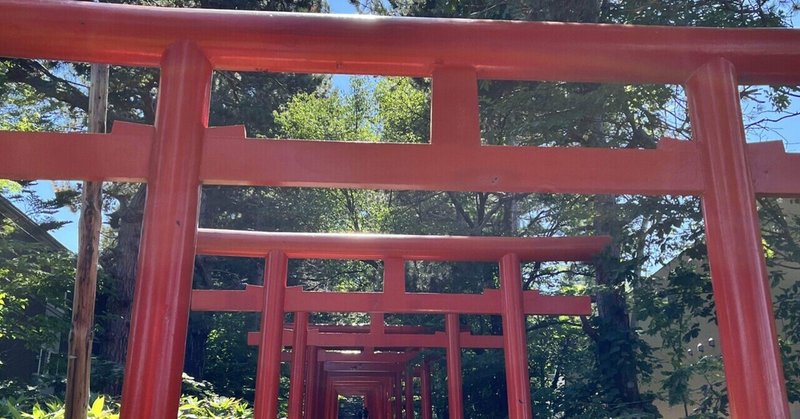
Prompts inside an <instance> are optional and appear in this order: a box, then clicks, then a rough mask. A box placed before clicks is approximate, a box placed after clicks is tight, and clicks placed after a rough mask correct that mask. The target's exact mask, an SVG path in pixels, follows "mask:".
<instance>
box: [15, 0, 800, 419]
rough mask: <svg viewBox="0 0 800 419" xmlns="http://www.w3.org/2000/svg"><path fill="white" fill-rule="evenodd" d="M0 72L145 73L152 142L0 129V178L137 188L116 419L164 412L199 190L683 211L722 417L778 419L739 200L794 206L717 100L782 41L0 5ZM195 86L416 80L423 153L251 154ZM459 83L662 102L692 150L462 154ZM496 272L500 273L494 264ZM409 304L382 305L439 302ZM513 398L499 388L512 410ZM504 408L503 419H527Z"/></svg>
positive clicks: (311, 149) (753, 234)
mask: <svg viewBox="0 0 800 419" xmlns="http://www.w3.org/2000/svg"><path fill="white" fill-rule="evenodd" d="M0 56H9V57H22V58H39V59H51V60H69V61H84V62H98V63H112V64H119V65H127V66H147V67H159V68H160V69H161V73H160V74H161V81H160V85H159V100H158V111H157V116H156V122H155V125H154V126H135V125H131V124H121V123H117V124H115V127H114V130H113V132H112V133H110V134H76V133H73V134H67V133H29V132H0V149H2V150H3V154H1V155H0V176H1V177H5V178H13V179H45V178H46V179H83V180H114V181H134V182H144V181H146V182H148V194H147V203H146V208H145V220H144V228H143V234H142V242H141V250H140V255H139V269H138V279H137V281H138V282H137V289H136V296H135V303H134V308H133V317H132V324H131V333H130V337H131V338H130V343H129V350H128V359H127V362H126V367H125V384H124V388H123V406H122V413H121V415H122V417H123V418H126V419H134V418H171V417H175V415H176V412H177V407H178V400H179V396H180V377H181V370H182V366H183V357H184V350H185V348H184V346H185V345H184V344H185V339H186V333H187V323H188V314H189V309H190V303H191V291H192V290H191V282H192V281H191V279H192V266H193V260H194V256H195V251H196V248H195V244H196V242H199V245H200V246H199V249H202V248H203V246H204V244H203V243H204V242H206V241H207V238H204V235H212V233H211V232H209V233H208V234H204V233H201V234H200V235H199V236H198V233H197V228H196V227H197V209H198V199H199V186H200V185H201V184H217V185H270V186H298V187H342V188H371V189H412V190H444V191H483V192H492V191H503V192H545V193H583V194H602V193H612V194H622V193H625V194H646V195H664V194H684V195H695V196H702V198H703V212H704V217H705V225H706V236H707V244H708V256H709V261H710V265H711V270H712V272H711V273H712V278H713V285H714V297H715V304H716V309H717V319H718V323H719V332H720V341H721V342H720V343H721V347H722V354H723V357H724V364H725V374H726V377H727V382H728V394H729V399H730V405H731V414H732V416H733V417H735V418H756V417H770V418H784V419H788V418H789V408H788V403H787V400H786V388H785V381H784V377H783V372H782V366H781V360H780V356H779V352H778V347H777V343H776V337H775V324H774V319H773V316H772V307H771V301H770V294H769V284H768V279H767V273H766V268H765V263H764V255H763V252H762V248H761V235H760V228H759V220H758V216H757V214H756V208H755V202H754V199H755V197H756V196H757V195H783V196H786V195H791V196H798V195H800V156H798V155H791V154H786V153H784V152H783V149H782V147H781V145H780V144H779V143H771V144H758V145H747V144H745V138H744V130H743V125H742V119H741V118H742V115H741V109H740V104H739V96H738V91H737V85H738V83H740V82H741V83H748V84H773V85H774V84H799V83H800V32H798V31H795V30H788V29H777V30H776V29H709V28H665V27H641V26H615V25H595V24H568V23H524V22H514V23H509V22H491V21H470V20H443V19H409V18H377V17H369V18H366V19H365V18H360V17H343V16H329V15H328V16H325V15H313V14H282V13H255V12H243V11H210V10H202V11H201V10H176V9H164V8H152V7H136V6H125V5H107V4H92V3H84V2H72V1H55V0H43V1H38V2H29V1H26V0H7V1H4V2H0ZM215 69H216V70H235V71H264V70H269V71H273V72H301V73H303V72H304V73H312V72H316V73H344V74H374V75H386V76H411V77H431V78H432V86H433V88H432V98H431V100H432V115H431V138H430V144H381V143H379V144H364V143H335V142H311V141H264V140H251V139H247V138H246V137H245V133H244V130H243V129H241V128H236V127H233V128H230V127H223V128H208V104H209V94H210V81H211V74H212V72H213V70H215ZM478 79H504V80H542V81H554V80H555V81H579V82H599V83H603V82H605V83H625V82H628V83H672V84H681V85H683V86H684V87H685V89H686V92H687V96H688V105H689V112H690V116H691V120H692V132H693V136H694V141H689V142H679V141H671V140H667V141H662V142H661V143H660V144H659V147H658V148H657V149H656V150H612V149H584V148H536V147H502V146H483V145H481V142H480V127H479V123H478V120H479V119H478V93H477V80H478ZM354 241H357V240H354ZM240 250H241V249H240ZM263 250H264V248H263V247H262V248H260V249H259V252H258V254H259V255H261V256H263V254H261V253H260V252H262V251H263ZM286 257H287V256H286V254H284V253H282V252H279V251H270V256H269V263H268V268H267V275H268V276H269V277H270V278H267V279H268V281H267V287H266V289H265V292H263V293H262V294H263V298H264V300H267V301H270V300H274V299H276V298H281V299H283V298H284V297H283V296H282V295H283V291H282V289H281V286H280V285H277V284H280V279H282V278H284V277H285V269H286V263H285V262H286ZM500 257H502V258H503V259H504V261H505V262H504V264H503V266H504V267H506V268H507V269H518V260H517V259H516V258H515V257H514V256H506V255H501V256H500ZM556 258H558V257H556ZM515 265H516V266H517V268H514V266H515ZM508 277H515V278H517V277H518V275H516V274H514V275H509V276H508ZM269 279H274V280H269ZM519 288H520V284H519V283H517V282H515V281H508V282H507V283H506V284H503V286H501V289H500V293H501V295H502V298H500V301H501V302H500V304H501V305H502V306H503V312H505V313H506V315H505V316H504V320H505V321H508V322H511V324H510V327H509V328H506V331H507V333H508V334H509V336H511V335H513V336H516V338H513V339H514V341H515V342H522V341H523V339H522V333H523V332H524V329H523V326H524V323H523V311H524V310H523V309H522V306H523V300H522V298H523V297H522V294H521V293H520V291H519ZM279 296H280V297H279ZM468 297H472V296H468ZM417 298H418V296H414V298H410V297H409V298H408V299H407V300H404V302H406V303H408V304H420V305H421V306H423V307H425V308H431V307H433V308H435V307H437V306H438V304H439V302H437V301H436V300H432V299H427V300H426V299H425V298H422V299H420V300H418V299H417ZM337 299H346V300H347V301H351V300H352V302H353V303H354V304H358V305H362V306H366V305H368V304H369V302H370V301H374V298H373V297H370V296H368V297H361V296H357V295H356V296H352V298H351V296H344V295H343V296H338V297H337ZM291 301H292V297H291V294H288V295H287V296H286V302H287V307H286V310H290V311H309V310H318V308H317V307H301V305H302V304H301V303H297V305H296V306H295V307H291V308H290V307H289V303H290V302H291ZM482 302H483V301H482ZM442 303H445V302H442ZM387 304H390V303H389V302H387ZM491 304H496V303H491ZM282 307H283V306H282V305H279V304H275V305H269V304H268V305H267V306H266V309H267V310H268V312H267V313H265V315H266V317H268V318H270V319H273V320H274V319H275V318H276V317H277V313H278V312H282V310H283V308H282ZM511 307H516V308H511ZM272 310H275V312H274V313H273V312H272ZM364 311H367V312H369V311H370V310H364ZM456 311H457V310H456ZM439 312H443V313H448V312H453V310H452V306H451V307H450V308H448V307H439ZM510 313H517V314H516V315H513V316H512V315H510ZM270 323H271V324H276V322H275V321H271V322H270ZM277 324H279V323H277ZM280 334H281V327H278V328H273V329H272V330H270V329H268V330H267V333H264V334H262V342H264V343H267V344H269V345H275V342H278V344H279V342H280ZM506 338H507V339H508V338H509V337H508V336H506ZM507 346H508V345H507ZM264 348H265V346H264V345H262V350H263V349H264ZM507 349H512V351H516V352H515V353H516V354H517V355H513V356H512V357H513V358H514V359H515V361H514V362H513V364H512V365H521V364H522V363H524V360H523V359H520V357H521V356H522V354H524V347H522V346H518V347H515V348H507ZM270 353H272V354H274V355H275V357H274V358H271V359H270V360H269V362H268V364H269V365H267V367H266V368H276V365H277V364H278V362H279V358H278V355H279V352H278V351H274V350H273V351H270ZM507 355H509V354H507ZM507 358H508V356H507ZM512 373H515V374H518V375H517V376H516V377H515V378H512V380H511V381H514V382H516V383H522V382H525V383H527V380H526V379H527V376H526V375H525V372H524V371H512ZM269 376H271V375H269ZM260 384H263V383H260ZM520 386H521V384H517V385H513V386H510V387H511V388H510V391H520V392H525V393H527V389H522V388H520ZM261 388H265V387H264V386H262V387H261ZM519 396H520V397H521V398H520V400H523V403H519V404H515V406H514V408H513V409H511V412H510V416H511V417H512V418H529V417H531V412H530V406H529V403H526V402H525V401H524V399H526V398H527V397H523V396H524V395H523V394H519Z"/></svg>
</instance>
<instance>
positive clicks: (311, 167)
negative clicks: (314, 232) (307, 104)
mask: <svg viewBox="0 0 800 419" xmlns="http://www.w3.org/2000/svg"><path fill="white" fill-rule="evenodd" d="M462 122H463V123H468V121H462ZM446 141H448V142H449V143H452V142H456V141H458V142H462V144H463V143H466V146H463V147H460V148H457V149H454V148H453V147H447V146H437V145H433V144H396V143H377V144H376V143H357V142H330V141H303V140H283V141H274V140H255V139H245V137H244V135H243V132H242V131H241V130H240V131H239V133H235V131H234V129H229V128H227V127H226V128H225V129H218V128H214V129H210V130H209V131H208V137H207V138H206V147H205V151H204V158H203V168H202V175H201V177H202V178H203V179H204V182H205V183H208V184H220V185H241V184H243V183H246V184H251V185H273V186H296V187H312V186H318V187H335V188H369V189H409V190H439V191H484V192H497V191H503V192H547V193H553V192H564V193H635V194H647V195H665V194H681V195H697V194H699V193H701V192H702V179H701V177H700V168H699V166H698V164H697V156H696V150H695V148H694V146H693V144H692V143H691V142H689V141H681V142H677V141H675V140H667V141H666V142H667V143H669V146H667V147H664V148H662V149H658V150H629V149H600V148H593V149H590V148H578V147H575V148H566V147H510V146H481V147H472V146H471V145H470V143H469V139H468V138H452V139H449V140H446ZM663 142H664V141H663V140H662V143H663ZM676 142H677V143H678V144H673V143H676ZM631 173H636V174H637V175H636V176H631ZM243 180H247V181H246V182H244V181H243Z"/></svg>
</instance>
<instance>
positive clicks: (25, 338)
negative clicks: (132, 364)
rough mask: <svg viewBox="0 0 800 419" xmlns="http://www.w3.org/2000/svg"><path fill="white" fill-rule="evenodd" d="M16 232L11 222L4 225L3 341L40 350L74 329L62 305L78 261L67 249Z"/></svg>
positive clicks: (0, 254) (0, 265) (0, 234)
mask: <svg viewBox="0 0 800 419" xmlns="http://www.w3.org/2000/svg"><path fill="white" fill-rule="evenodd" d="M15 230H16V228H15V227H14V226H13V225H12V224H10V223H9V222H8V221H7V220H6V221H2V224H0V337H2V338H6V339H13V340H18V341H21V342H24V343H25V345H26V346H28V347H29V348H31V349H33V350H38V349H39V348H41V347H43V346H52V345H53V344H55V343H57V342H58V339H59V336H60V335H61V334H63V333H65V332H67V331H68V330H69V329H68V327H69V324H68V319H69V313H66V312H64V311H62V310H61V307H63V306H64V303H65V299H64V296H65V295H67V293H68V292H69V291H71V286H70V281H71V279H72V278H74V269H75V268H74V263H75V262H74V258H73V256H72V255H71V254H69V253H68V252H66V251H63V252H58V251H53V250H52V249H50V248H48V247H46V246H45V245H43V244H40V243H31V242H29V241H26V240H21V239H19V238H15V237H14V232H15Z"/></svg>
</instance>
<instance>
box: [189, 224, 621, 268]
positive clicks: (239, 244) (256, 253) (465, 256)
mask: <svg viewBox="0 0 800 419" xmlns="http://www.w3.org/2000/svg"><path fill="white" fill-rule="evenodd" d="M610 242H611V238H610V237H608V236H589V237H480V236H469V237H468V236H413V235H397V234H352V233H341V234H337V233H272V232H259V231H240V230H213V229H204V228H201V229H199V230H198V234H197V250H196V251H197V253H198V254H203V255H216V256H249V257H263V256H265V255H266V254H267V253H268V252H269V251H270V250H274V249H280V250H281V251H283V252H284V253H285V254H286V256H287V257H289V258H290V259H347V260H381V259H388V258H401V259H406V260H435V261H470V262H496V261H499V260H500V258H502V257H503V256H505V255H507V254H510V253H514V254H517V255H519V257H520V260H522V261H523V262H528V261H591V260H592V258H593V257H594V256H595V255H597V254H598V253H599V252H600V251H601V250H602V249H603V248H604V247H606V246H607V245H608V244H609V243H610Z"/></svg>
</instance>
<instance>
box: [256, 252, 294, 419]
mask: <svg viewBox="0 0 800 419" xmlns="http://www.w3.org/2000/svg"><path fill="white" fill-rule="evenodd" d="M287 262H288V260H287V258H286V255H285V254H284V253H283V252H281V251H279V250H273V251H270V252H269V256H267V259H266V267H265V272H264V311H263V314H262V316H261V341H260V342H259V346H258V368H257V371H256V397H255V412H254V415H253V417H254V418H255V419H275V417H276V416H277V415H278V384H279V382H280V375H281V351H282V350H283V342H282V341H281V339H282V337H283V315H284V311H283V300H284V296H285V294H286V269H287Z"/></svg>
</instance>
